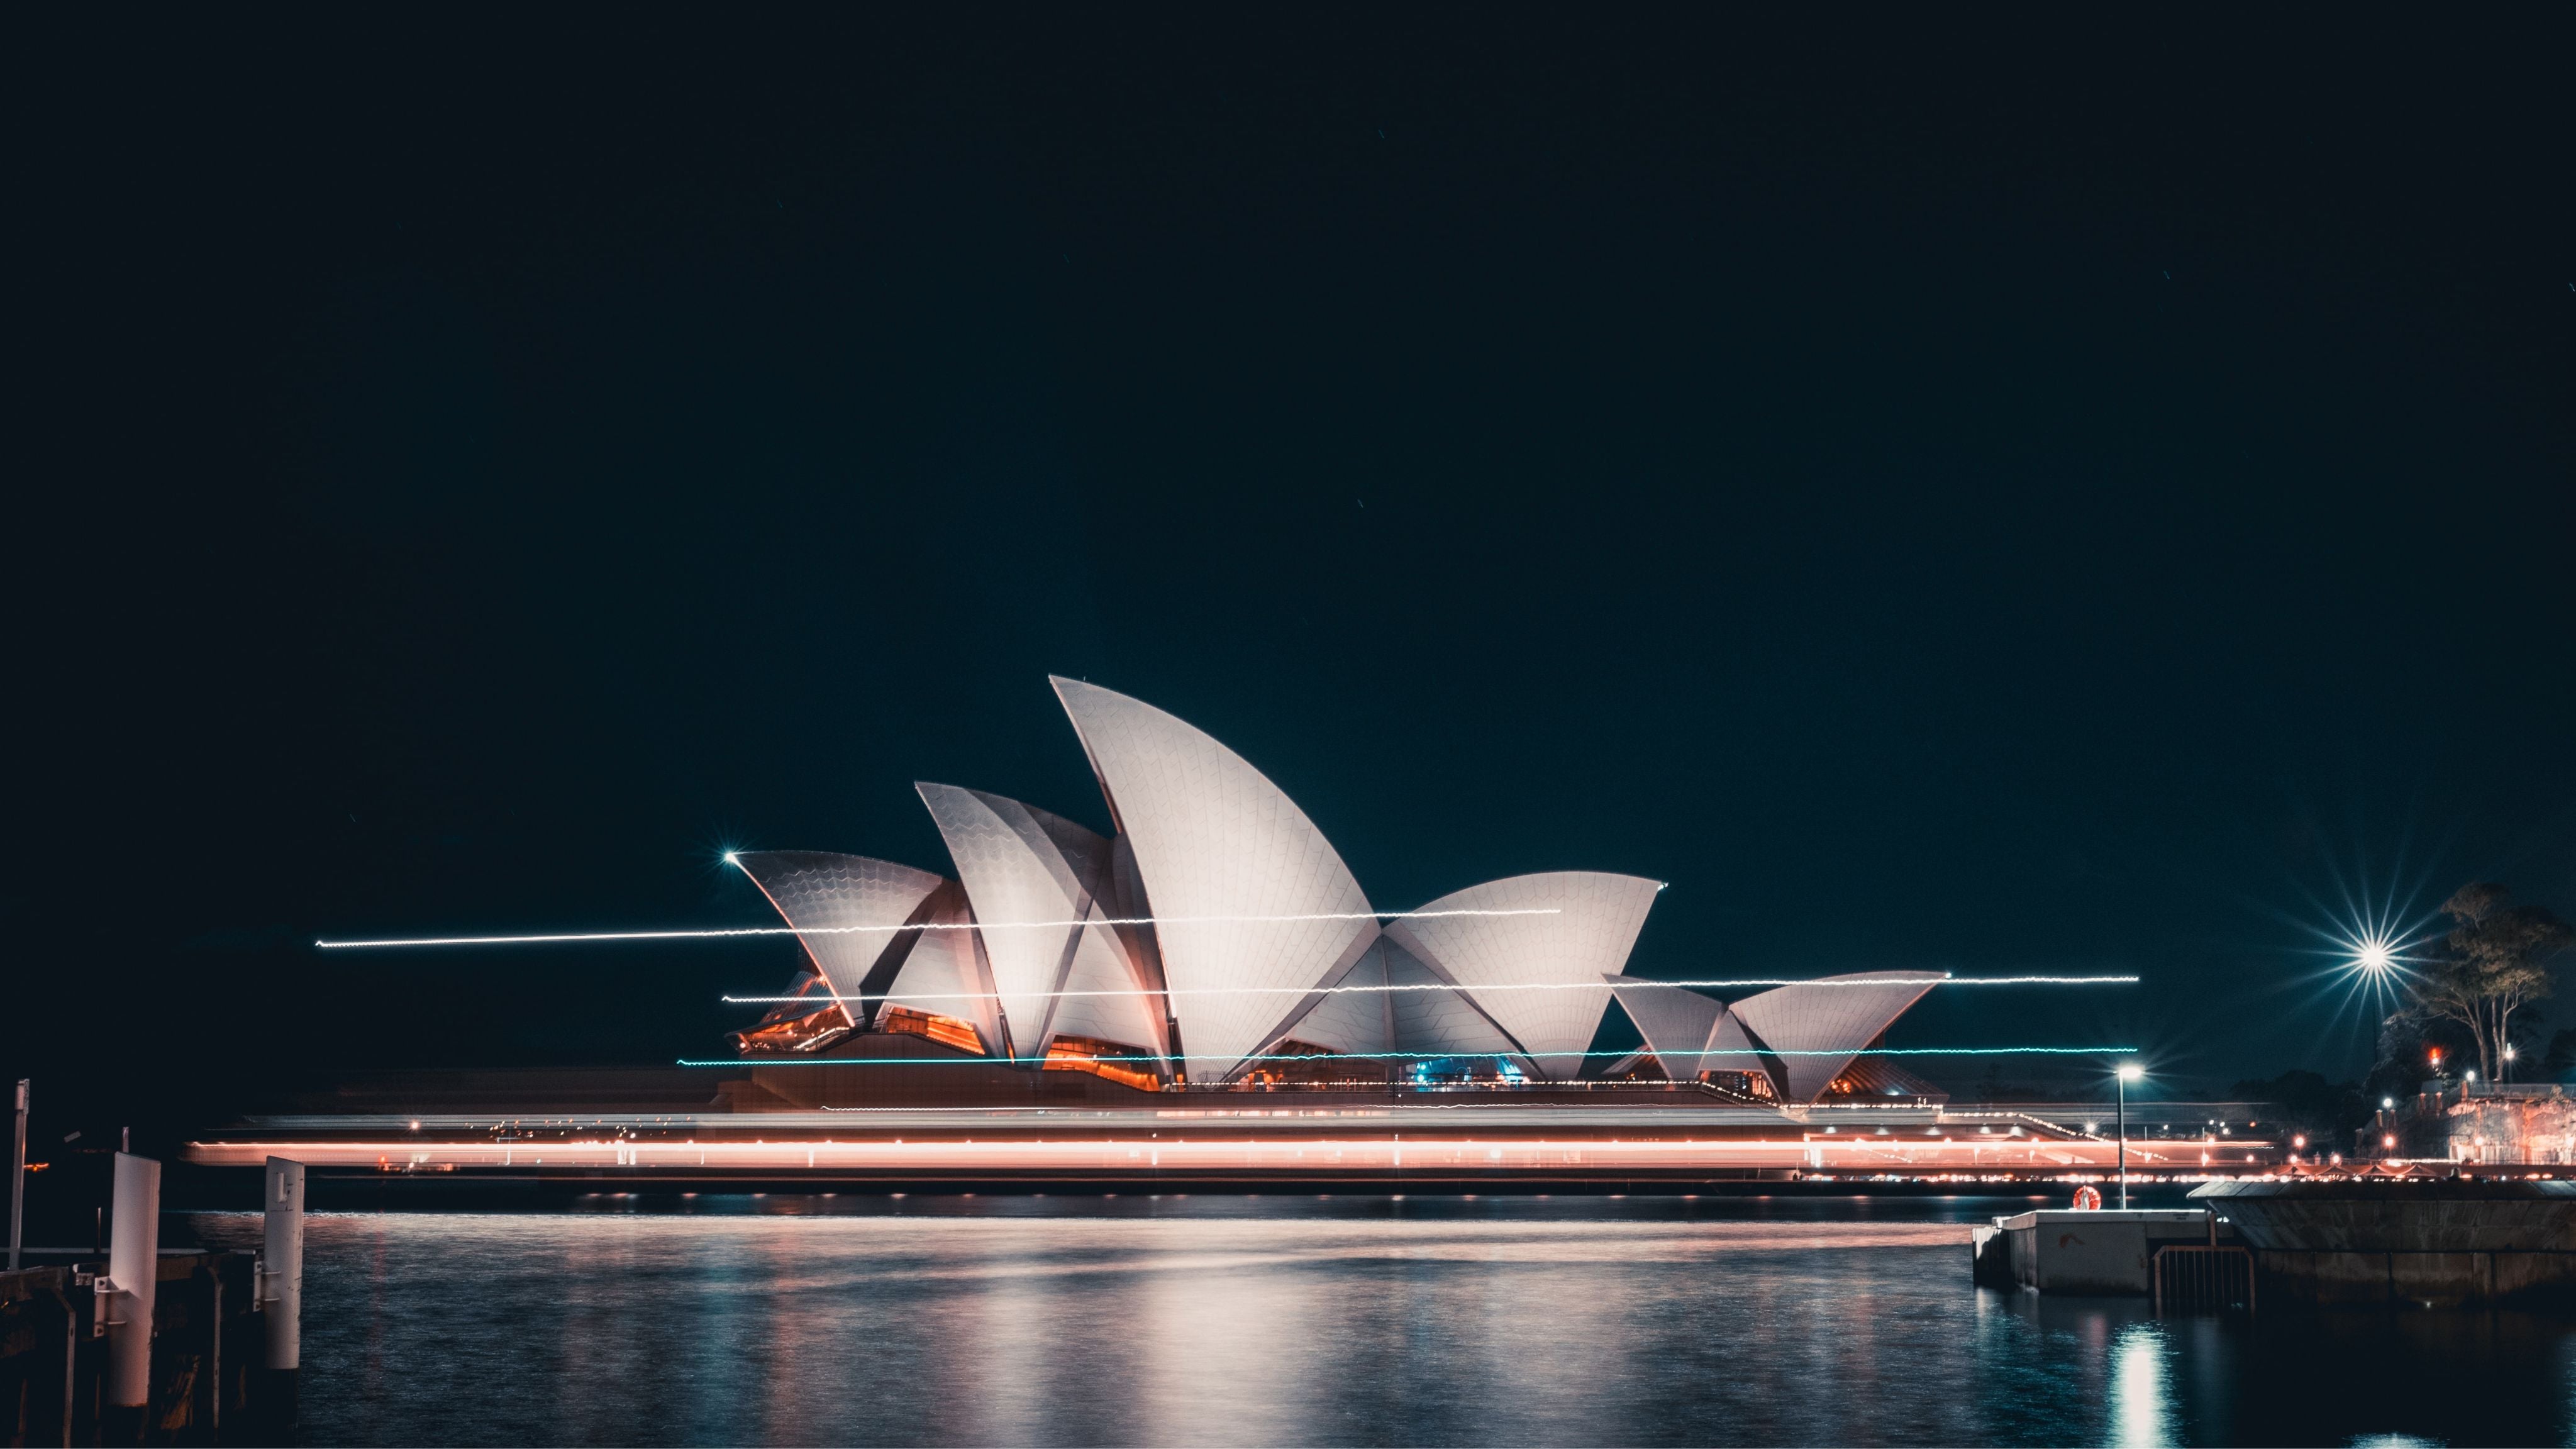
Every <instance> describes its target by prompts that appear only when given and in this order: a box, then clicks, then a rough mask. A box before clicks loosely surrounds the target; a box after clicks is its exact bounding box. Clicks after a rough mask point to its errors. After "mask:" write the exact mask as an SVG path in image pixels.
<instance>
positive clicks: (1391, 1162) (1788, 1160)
mask: <svg viewBox="0 0 2576 1449" xmlns="http://www.w3.org/2000/svg"><path fill="white" fill-rule="evenodd" d="M1677 1125H1678V1124H1677ZM1952 1130H1955V1129H1952ZM2199 1145H2200V1144H2197V1143H2194V1144H2192V1147H2193V1148H2195V1149H2196V1148H2197V1147H2198V1146H2199ZM2245 1148H2246V1149H2250V1150H2232V1152H2233V1155H2241V1156H2243V1157H2244V1158H2245V1159H2246V1161H2245V1162H2244V1163H2243V1164H2236V1163H2229V1164H2225V1165H2224V1166H2223V1167H2219V1168H2217V1169H2216V1170H2217V1171H2225V1170H2226V1169H2227V1168H2231V1167H2232V1168H2235V1169H2236V1170H2238V1171H2245V1170H2248V1169H2251V1170H2253V1171H2257V1172H2259V1171H2261V1170H2263V1168H2262V1166H2261V1165H2257V1163H2256V1161H2255V1159H2256V1158H2257V1156H2258V1155H2259V1156H2260V1157H2261V1158H2262V1159H2264V1162H2265V1163H2266V1164H2268V1162H2269V1160H2270V1159H2271V1158H2272V1157H2273V1156H2274V1154H2275V1152H2276V1151H2277V1149H2275V1148H2274V1147H2273V1146H2272V1145H2271V1144H2269V1143H2264V1144H2255V1143H2247V1144H2245ZM184 1155H185V1156H186V1158H187V1160H188V1161H190V1162H194V1163H198V1164H201V1165H205V1166H210V1167H256V1166H258V1165H259V1164H260V1163H262V1162H264V1161H266V1160H267V1159H268V1158H269V1157H270V1156H282V1157H292V1158H294V1159H295V1160H296V1161H298V1162H302V1163H305V1164H307V1165H308V1166H313V1167H358V1168H375V1169H378V1170H380V1171H385V1172H403V1171H411V1170H421V1169H427V1170H430V1171H440V1170H452V1169H457V1168H464V1169H469V1170H470V1169H478V1168H511V1169H519V1170H524V1169H533V1168H560V1169H590V1170H594V1171H595V1170H597V1169H601V1168H638V1169H659V1170H661V1171H664V1172H672V1173H678V1174H685V1173H687V1172H688V1171H690V1170H693V1169H698V1168H710V1169H717V1170H725V1169H732V1170H736V1171H740V1170H746V1169H772V1170H775V1169H786V1170H790V1171H805V1170H813V1171H844V1172H869V1171H874V1172H883V1173H888V1174H903V1173H915V1174H928V1173H938V1172H952V1171H953V1172H963V1173H969V1174H974V1173H986V1172H995V1171H1020V1172H1033V1173H1066V1174H1080V1175H1083V1176H1090V1177H1099V1176H1114V1177H1129V1176H1132V1177H1135V1178H1137V1179H1139V1180H1140V1181H1145V1182H1151V1181H1153V1180H1155V1179H1158V1178H1186V1177H1187V1176H1189V1175H1190V1174H1191V1173H1193V1172H1200V1173H1224V1172H1229V1171H1244V1170H1252V1171H1261V1172H1267V1173H1288V1174H1313V1175H1315V1176H1317V1177H1322V1178H1330V1177H1333V1176H1336V1175H1343V1174H1365V1175H1367V1176H1369V1177H1376V1178H1383V1177H1386V1176H1390V1175H1392V1176H1396V1177H1411V1178H1416V1179H1419V1178H1421V1177H1423V1176H1425V1175H1428V1174H1438V1173H1462V1174H1475V1175H1481V1174H1484V1173H1488V1172H1494V1173H1500V1172H1509V1171H1515V1170H1517V1171H1523V1172H1527V1171H1553V1172H1569V1173H1575V1174H1584V1173H1586V1172H1587V1171H1597V1170H1610V1171H1617V1170H1622V1169H1638V1168H1666V1169H1688V1168H1693V1167H1701V1166H1710V1167H1755V1166H1760V1167H1786V1168H1806V1169H1810V1170H1813V1169H1820V1168H1821V1169H1833V1170H1843V1171H1851V1170H1864V1171H1883V1170H1887V1169H1902V1168H1907V1167H1923V1168H1933V1169H1936V1170H1939V1169H1973V1168H2012V1167H2020V1168H2030V1169H2040V1170H2052V1169H2058V1170H2062V1169H2074V1170H2079V1171H2084V1170H2106V1169H2108V1168H2109V1167H2111V1166H2112V1164H2113V1163H2114V1162H2115V1161H2117V1158H2118V1148H2117V1146H2116V1144H2113V1143H2110V1142H2100V1141H2087V1140H2080V1139H2048V1138H2022V1139H2011V1140H2007V1139H2004V1138H1998V1137H1986V1136H1982V1135H1969V1136H1964V1137H1962V1136H1955V1135H1939V1136H1916V1137H1912V1138H1906V1137H1899V1136H1889V1137H1877V1138H1871V1137H1821V1136H1816V1135H1813V1134H1798V1135H1794V1136H1791V1135H1786V1134H1783V1135H1782V1136H1769V1137H1760V1138H1741V1137H1715V1138H1712V1137H1695V1138H1685V1139H1682V1140H1678V1141H1676V1140H1673V1139H1671V1138H1650V1139H1645V1140H1637V1139H1632V1138H1614V1139H1609V1140H1604V1139H1601V1138H1591V1137H1537V1136H1524V1135H1512V1136H1473V1137H1446V1136H1442V1137H1419V1136H1412V1135H1406V1134H1403V1133H1401V1132H1400V1131H1391V1132H1390V1133H1389V1134H1388V1135H1386V1136H1376V1135H1359V1134H1354V1133H1349V1132H1347V1131H1345V1132H1341V1133H1337V1134H1334V1135H1319V1136H1306V1135H1293V1136H1292V1135H1284V1134H1283V1135H1276V1136H1274V1135H1271V1134H1269V1133H1263V1134H1261V1135H1259V1136H1254V1135H1250V1134H1248V1133H1246V1132H1244V1131H1243V1130H1242V1129H1240V1128H1234V1129H1228V1128H1216V1127H1211V1128H1210V1129H1207V1131H1206V1134H1205V1135H1194V1136H1187V1137H1184V1136H1177V1135H1162V1134H1158V1135H1156V1136H1153V1137H1144V1138H1139V1137H1110V1138H1096V1137H1083V1138H1029V1137H1020V1136H1010V1137H1003V1138H998V1139H996V1138H977V1139H968V1140H961V1139H958V1138H953V1137H940V1138H930V1139H912V1140H906V1141H887V1140H885V1139H883V1138H868V1139H862V1140H860V1141H855V1142H849V1141H832V1140H828V1139H826V1140H815V1139H812V1138H802V1139H796V1140H790V1141H752V1142H744V1141H739V1140H733V1139H723V1140H710V1141H698V1140H685V1139H684V1140H673V1139H669V1138H625V1139H619V1138H613V1137H612V1138H596V1139H590V1140H584V1141H561V1140H557V1141H520V1142H489V1141H487V1142H422V1141H420V1140H418V1139H417V1138H413V1139H408V1140H407V1139H404V1138H399V1137H396V1138H382V1139H372V1140H371V1139H365V1138H359V1139H346V1138H344V1139H340V1140H338V1141H329V1140H324V1141H316V1140H313V1139H311V1138H302V1137H298V1138H290V1139H286V1140H283V1141H276V1142H266V1141H232V1142H191V1143H189V1144H187V1146H186V1148H185V1149H184ZM2128 1160H2129V1162H2130V1163H2131V1164H2132V1165H2133V1166H2143V1167H2147V1168H2151V1169H2156V1170H2164V1171H2170V1170H2173V1169H2175V1168H2179V1167H2182V1166H2184V1163H2185V1154H2184V1152H2183V1151H2182V1150H2179V1149H2178V1148H2177V1146H2176V1145H2175V1144H2169V1143H2168V1144H2158V1145H2157V1146H2156V1147H2149V1146H2146V1145H2145V1144H2142V1143H2139V1142H2136V1141H2134V1140H2133V1141H2131V1142H2130V1143H2129V1154H2128ZM2199 1170H2200V1171H2201V1172H2204V1173H2208V1172H2212V1171H2213V1169H2212V1168H2209V1167H2203V1168H2201V1169H2199ZM628 1180H629V1181H637V1182H642V1181H647V1180H648V1179H628ZM616 1181H618V1179H615V1178H610V1179H607V1180H605V1181H600V1182H595V1183H593V1184H592V1185H593V1186H595V1187H601V1188H607V1187H609V1186H610V1185H611V1184H613V1183H615V1182H616Z"/></svg>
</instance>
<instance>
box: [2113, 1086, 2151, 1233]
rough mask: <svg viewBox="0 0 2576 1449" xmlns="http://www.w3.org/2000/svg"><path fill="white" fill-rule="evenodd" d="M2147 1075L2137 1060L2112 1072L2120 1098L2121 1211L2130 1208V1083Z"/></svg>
mask: <svg viewBox="0 0 2576 1449" xmlns="http://www.w3.org/2000/svg"><path fill="white" fill-rule="evenodd" d="M2145 1075H2146V1071H2145V1069H2144V1068H2142V1067H2140V1066H2139V1065H2138V1064H2137V1063H2136V1062H2122V1063H2121V1064H2120V1069H2119V1070H2118V1071H2116V1072H2113V1073H2112V1074H2111V1080H2112V1081H2113V1082H2114V1083H2116V1084H2117V1087H2116V1090H2117V1091H2118V1093H2119V1099H2120V1211H2122V1212H2127V1211H2128V1210H2129V1084H2130V1083H2131V1082H2134V1081H2136V1080H2138V1079H2139V1078H2140V1077H2143V1076H2145Z"/></svg>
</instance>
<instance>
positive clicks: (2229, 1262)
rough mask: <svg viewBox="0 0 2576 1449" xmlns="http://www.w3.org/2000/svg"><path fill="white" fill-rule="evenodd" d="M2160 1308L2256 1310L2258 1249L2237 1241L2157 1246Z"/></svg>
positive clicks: (2156, 1271) (2157, 1293)
mask: <svg viewBox="0 0 2576 1449" xmlns="http://www.w3.org/2000/svg"><path fill="white" fill-rule="evenodd" d="M2153 1276H2154V1278H2155V1285H2156V1311H2157V1312H2158V1313H2162V1312H2164V1311H2166V1310H2167V1309H2168V1308H2170V1309H2173V1310H2176V1311H2180V1312H2198V1311H2206V1310H2211V1309H2215V1310H2218V1311H2220V1312H2225V1311H2227V1310H2229V1309H2237V1308H2241V1309H2243V1310H2244V1311H2246V1312H2247V1313H2251V1312H2253V1311H2254V1253H2253V1251H2252V1250H2251V1249H2249V1248H2245V1247H2242V1246H2240V1245H2238V1244H2234V1243H2167V1244H2165V1245H2164V1246H2163V1247H2161V1248H2158V1249H2156V1256H2155V1263H2154V1271H2153Z"/></svg>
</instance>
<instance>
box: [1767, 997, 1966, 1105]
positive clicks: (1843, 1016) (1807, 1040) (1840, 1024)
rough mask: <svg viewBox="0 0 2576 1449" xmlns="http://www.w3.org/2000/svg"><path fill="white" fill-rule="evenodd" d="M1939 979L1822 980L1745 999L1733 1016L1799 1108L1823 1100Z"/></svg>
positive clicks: (1786, 1093)
mask: <svg viewBox="0 0 2576 1449" xmlns="http://www.w3.org/2000/svg"><path fill="white" fill-rule="evenodd" d="M1941 980H1942V973H1941V972H1938V971H1858V972H1851V973H1848V974H1845V975H1842V976H1823V977H1819V978H1817V979H1816V980H1813V981H1801V982H1799V983H1798V984H1797V985H1795V986H1782V987H1776V988H1774V989H1772V990H1770V991H1765V992H1762V993H1761V994H1759V995H1756V996H1748V997H1746V998H1744V999H1743V1000H1742V1001H1739V1002H1737V1003H1735V1006H1734V1007H1733V1013H1734V1015H1735V1016H1736V1018H1737V1019H1739V1020H1741V1021H1742V1022H1743V1023H1744V1025H1745V1027H1746V1028H1747V1029H1748V1030H1750V1031H1751V1032H1752V1034H1753V1035H1754V1037H1755V1038H1757V1042H1756V1044H1757V1045H1759V1046H1761V1047H1764V1048H1767V1049H1769V1050H1770V1051H1771V1052H1773V1053H1776V1054H1777V1055H1778V1059H1779V1063H1780V1069H1781V1070H1782V1071H1784V1072H1786V1073H1787V1074H1788V1078H1789V1079H1788V1081H1786V1082H1784V1083H1782V1084H1781V1085H1782V1086H1783V1087H1784V1088H1786V1090H1785V1091H1784V1092H1783V1093H1782V1095H1783V1096H1784V1097H1786V1098H1787V1099H1788V1100H1789V1101H1790V1102H1792V1103H1796V1104H1800V1105H1804V1104H1806V1103H1809V1102H1813V1101H1814V1100H1816V1098H1818V1097H1819V1096H1822V1095H1823V1094H1824V1091H1825V1089H1826V1088H1827V1087H1830V1086H1832V1085H1833V1082H1834V1078H1836V1077H1838V1076H1840V1075H1842V1070H1843V1068H1845V1067H1847V1066H1850V1065H1851V1061H1852V1058H1854V1057H1856V1056H1859V1055H1860V1053H1861V1049H1862V1048H1863V1047H1866V1046H1868V1045H1869V1044H1870V1043H1871V1042H1872V1041H1874V1040H1876V1039H1877V1037H1878V1034H1879V1033H1880V1032H1883V1031H1885V1030H1887V1028H1888V1024H1889V1023H1891V1022H1893V1021H1895V1020H1896V1019H1897V1018H1898V1017H1900V1016H1903V1015H1904V1014H1905V1009H1906V1008H1907V1007H1910V1006H1912V1005H1913V1004H1914V1003H1916V1002H1918V1001H1920V1000H1922V999H1923V993H1925V992H1927V991H1929V990H1931V989H1932V988H1933V987H1934V986H1936V985H1938V984H1939V983H1940V981H1941ZM1805 1053H1818V1055H1804V1054H1805ZM1728 1065H1729V1066H1732V1065H1733V1064H1732V1063H1731V1062H1730V1063H1728Z"/></svg>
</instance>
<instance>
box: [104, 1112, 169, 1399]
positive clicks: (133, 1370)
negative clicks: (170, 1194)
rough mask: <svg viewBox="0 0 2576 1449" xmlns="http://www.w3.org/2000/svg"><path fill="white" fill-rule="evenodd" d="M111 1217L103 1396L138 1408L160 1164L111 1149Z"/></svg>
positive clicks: (147, 1378) (155, 1267) (153, 1277)
mask: <svg viewBox="0 0 2576 1449" xmlns="http://www.w3.org/2000/svg"><path fill="white" fill-rule="evenodd" d="M115 1204H116V1206H115V1213H116V1217H115V1221H114V1222H113V1223H111V1224H110V1225H109V1230H108V1238H107V1276H108V1278H109V1279H110V1280H111V1281H113V1282H114V1283H115V1284H116V1291H115V1293H114V1294H113V1295H112V1297H111V1298H110V1300H109V1302H108V1304H107V1309H108V1317H107V1324H108V1327H107V1401H108V1403H110V1404H111V1405H113V1406H115V1407H117V1408H120V1409H139V1408H142V1407H143V1406H144V1405H146V1404H148V1403H150V1402H151V1401H152V1301H153V1297H154V1292H155V1290H156V1289H157V1288H158V1287H159V1284H160V1276H161V1164H160V1163H158V1162H155V1161H153V1160H152V1159H151V1158H148V1157H136V1156H133V1155H132V1154H130V1153H124V1152H120V1153H118V1154H116V1197H115Z"/></svg>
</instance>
